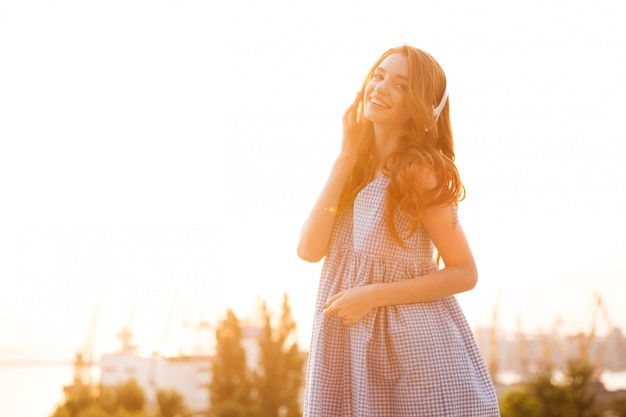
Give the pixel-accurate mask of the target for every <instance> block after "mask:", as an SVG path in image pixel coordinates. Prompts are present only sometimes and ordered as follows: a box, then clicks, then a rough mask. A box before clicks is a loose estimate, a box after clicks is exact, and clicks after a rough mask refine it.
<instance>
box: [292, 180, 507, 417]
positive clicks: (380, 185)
mask: <svg viewBox="0 0 626 417" xmlns="http://www.w3.org/2000/svg"><path fill="white" fill-rule="evenodd" d="M388 182H389V180H388V179H387V178H386V177H379V178H377V179H375V180H374V181H372V182H371V183H369V184H368V185H367V186H366V187H365V188H363V190H361V192H360V193H359V195H358V196H357V197H356V199H355V201H354V207H353V208H352V209H344V210H341V211H340V212H339V214H338V215H337V219H336V221H335V227H334V230H333V236H332V238H331V243H330V248H329V251H328V253H327V255H326V259H325V261H324V267H323V269H322V276H321V280H320V285H319V291H318V296H317V301H316V307H315V317H314V324H313V333H312V338H311V349H310V353H309V362H308V370H307V381H306V391H305V401H304V415H305V416H306V417H345V416H355V417H374V416H376V417H392V416H393V417H397V416H408V417H412V416H425V417H435V416H448V417H465V416H466V417H491V416H499V415H500V413H499V411H498V402H497V399H496V394H495V390H494V387H493V383H492V381H491V378H490V376H489V373H488V371H487V367H486V366H485V362H484V359H483V357H482V355H481V353H480V351H479V350H478V346H477V345H476V342H475V340H474V337H473V335H472V332H471V330H470V328H469V326H468V324H467V321H466V319H465V316H464V315H463V312H462V311H461V309H460V307H459V304H458V303H457V300H456V298H455V297H446V298H443V299H440V300H437V301H432V302H426V303H415V304H406V305H397V306H386V307H381V308H377V309H375V310H373V311H371V312H370V313H369V314H368V315H367V316H365V317H364V318H363V319H361V321H360V322H358V323H357V324H354V325H350V326H346V325H344V324H343V323H342V322H341V319H339V318H338V317H336V316H331V317H323V315H322V311H323V305H324V303H326V301H327V300H328V299H329V298H330V297H331V296H332V295H334V294H336V293H338V292H339V291H342V290H344V289H347V288H351V287H355V286H360V285H367V284H372V283H377V282H392V281H398V280H403V279H409V278H415V277H419V276H422V275H425V274H429V273H431V272H434V271H436V270H437V268H438V267H437V265H436V263H435V262H434V261H433V244H432V242H431V240H430V238H429V236H428V234H427V232H426V230H425V229H424V227H423V226H422V227H420V228H419V230H418V231H417V232H416V233H415V234H414V235H412V236H411V237H410V238H408V239H407V240H405V243H406V245H407V248H402V247H401V246H400V245H399V244H398V243H397V242H396V241H394V239H393V238H392V237H391V235H390V233H389V230H388V228H387V224H386V219H385V215H384V199H385V192H386V188H387V184H388ZM453 210H454V216H455V221H456V209H455V208H453ZM397 220H398V221H399V218H398V219H397ZM397 224H398V226H399V229H400V228H401V227H402V224H400V223H397Z"/></svg>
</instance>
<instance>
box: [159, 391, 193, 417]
mask: <svg viewBox="0 0 626 417" xmlns="http://www.w3.org/2000/svg"><path fill="white" fill-rule="evenodd" d="M157 404H158V405H159V415H158V417H191V412H190V411H189V409H188V408H187V406H186V405H185V400H184V398H183V396H182V395H181V394H180V393H179V392H178V391H176V390H159V391H157Z"/></svg>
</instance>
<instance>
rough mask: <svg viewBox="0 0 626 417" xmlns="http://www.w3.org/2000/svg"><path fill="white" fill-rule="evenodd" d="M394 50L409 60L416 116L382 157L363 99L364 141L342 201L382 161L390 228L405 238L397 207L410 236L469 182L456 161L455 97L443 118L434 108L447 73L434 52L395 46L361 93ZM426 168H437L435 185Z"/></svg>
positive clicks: (410, 102)
mask: <svg viewBox="0 0 626 417" xmlns="http://www.w3.org/2000/svg"><path fill="white" fill-rule="evenodd" d="M394 53H400V54H402V55H404V56H405V57H406V58H407V60H408V65H409V85H408V88H409V92H408V94H407V107H408V110H409V114H410V116H411V117H410V119H409V121H408V122H407V123H406V125H405V129H404V135H403V136H402V137H401V139H400V141H399V144H398V147H397V148H396V149H395V151H394V152H392V153H391V154H390V155H389V156H388V157H387V158H386V159H385V160H384V161H379V160H378V156H377V155H376V152H375V142H374V126H373V123H372V122H370V121H369V120H367V119H365V117H364V115H363V105H362V103H361V105H359V107H358V110H357V111H358V114H357V120H359V123H360V127H361V129H360V133H359V134H360V135H362V139H363V140H362V141H361V143H362V144H363V145H362V148H361V149H360V150H359V155H358V162H357V164H356V165H355V167H354V169H353V171H352V174H351V176H350V179H349V180H348V183H347V185H346V188H345V189H344V191H343V195H342V199H341V204H340V206H341V207H345V206H351V205H352V204H353V203H354V199H355V197H356V195H357V194H358V193H359V191H360V190H361V189H363V187H365V185H367V184H368V183H369V182H370V181H372V180H373V178H374V175H375V171H376V168H377V167H378V166H379V164H381V163H382V169H383V173H384V174H385V176H387V177H388V178H389V180H390V181H389V185H388V187H387V194H386V197H385V215H386V218H387V222H388V225H389V230H390V231H391V233H392V235H393V236H394V238H395V239H396V240H397V241H398V242H399V243H400V244H402V239H401V238H400V234H399V233H398V230H397V227H396V224H395V221H394V216H395V215H396V214H395V213H397V214H398V215H399V216H401V217H402V218H404V219H406V220H407V224H408V225H409V230H407V231H404V230H403V231H402V233H401V234H402V235H403V236H404V237H406V236H407V234H406V232H408V236H410V235H411V234H413V233H415V231H416V230H417V229H418V228H419V226H420V224H421V218H422V215H423V212H424V210H425V209H426V208H428V207H432V206H438V205H451V204H457V203H458V202H459V201H461V200H463V198H464V197H465V188H464V186H463V184H462V182H461V179H460V177H459V172H458V170H457V167H456V165H455V163H454V159H455V155H454V141H453V139H452V127H451V125H450V105H449V102H450V100H448V101H447V102H446V104H445V105H444V107H443V110H442V111H441V113H440V114H439V117H438V118H437V117H435V114H434V112H433V109H434V107H436V106H437V105H438V104H439V102H440V101H441V98H442V96H443V94H444V91H445V89H446V76H445V74H444V72H443V70H442V69H441V66H439V64H438V63H437V61H435V59H434V58H433V57H432V56H431V55H429V54H428V53H426V52H424V51H422V50H420V49H417V48H414V47H411V46H408V45H402V46H399V47H396V48H391V49H389V50H388V51H386V52H385V53H384V54H383V55H382V56H381V57H380V58H379V59H378V60H377V61H376V63H375V64H374V65H373V66H372V68H371V69H370V71H369V73H368V75H367V77H366V78H365V81H364V82H363V85H362V87H361V97H363V98H365V97H364V93H365V86H366V85H367V84H368V83H369V81H370V80H371V79H372V77H373V76H374V71H375V70H376V68H377V67H378V66H379V65H380V63H381V62H382V61H383V60H384V59H385V58H386V57H387V56H389V55H391V54H394ZM426 172H427V173H429V174H430V173H432V174H434V177H435V178H436V185H435V186H434V187H430V186H429V187H425V184H424V175H425V173H426Z"/></svg>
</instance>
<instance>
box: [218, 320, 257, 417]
mask: <svg viewBox="0 0 626 417" xmlns="http://www.w3.org/2000/svg"><path fill="white" fill-rule="evenodd" d="M216 339H217V343H216V352H215V357H214V359H213V364H212V378H211V383H210V384H209V396H210V398H211V410H210V415H211V416H216V417H230V416H232V417H239V416H240V417H243V416H247V415H249V414H251V413H252V408H253V401H252V385H251V380H250V375H249V371H248V369H247V366H246V351H245V350H244V348H243V346H242V344H241V342H242V331H241V326H240V324H239V319H237V317H236V316H235V313H234V312H233V311H232V310H228V311H227V313H226V318H225V319H224V321H222V323H221V324H220V326H219V327H218V328H217V331H216Z"/></svg>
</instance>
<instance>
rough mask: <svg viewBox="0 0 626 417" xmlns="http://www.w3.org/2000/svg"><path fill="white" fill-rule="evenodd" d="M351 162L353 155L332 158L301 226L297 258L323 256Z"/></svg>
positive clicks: (352, 164) (352, 165)
mask: <svg viewBox="0 0 626 417" xmlns="http://www.w3.org/2000/svg"><path fill="white" fill-rule="evenodd" d="M355 163H356V158H352V157H349V156H342V155H340V156H339V157H338V158H337V160H336V161H335V164H334V165H333V169H332V171H331V172H330V176H329V177H328V180H327V181H326V185H325V186H324V189H323V190H322V192H321V193H320V196H319V197H318V198H317V201H316V202H315V205H314V206H313V210H311V214H309V217H308V218H307V220H306V222H304V226H302V231H301V232H300V241H299V242H298V256H299V257H300V258H301V259H303V260H305V261H308V262H318V261H319V260H320V259H322V258H323V257H324V256H325V255H326V251H327V249H328V244H329V243H330V236H331V234H332V232H333V225H334V224H335V216H336V214H337V208H338V206H339V201H340V199H341V194H342V193H343V189H344V187H345V185H346V182H347V180H348V178H349V176H350V173H351V172H352V168H353V167H354V164H355Z"/></svg>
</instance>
